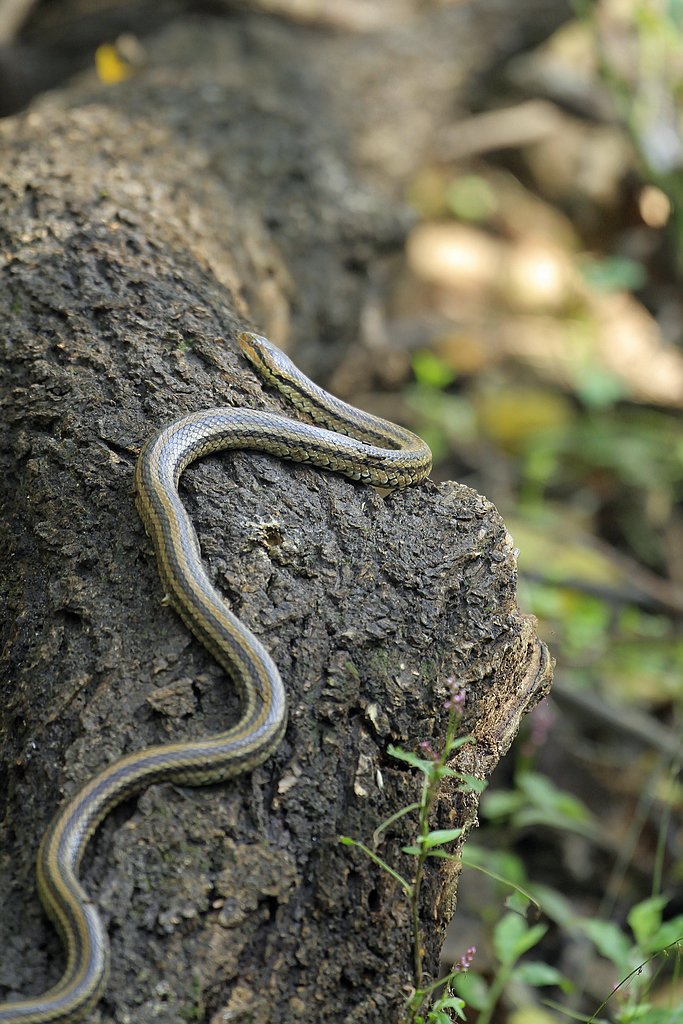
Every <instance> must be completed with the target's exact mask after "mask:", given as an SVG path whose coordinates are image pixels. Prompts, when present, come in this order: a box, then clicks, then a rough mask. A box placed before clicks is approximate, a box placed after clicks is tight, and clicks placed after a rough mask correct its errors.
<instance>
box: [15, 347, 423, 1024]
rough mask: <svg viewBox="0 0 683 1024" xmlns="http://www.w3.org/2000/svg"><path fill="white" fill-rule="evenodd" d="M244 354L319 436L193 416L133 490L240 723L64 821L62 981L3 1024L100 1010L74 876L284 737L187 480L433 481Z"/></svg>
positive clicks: (163, 754)
mask: <svg viewBox="0 0 683 1024" xmlns="http://www.w3.org/2000/svg"><path fill="white" fill-rule="evenodd" d="M238 341H239V345H240V348H241V350H242V352H243V353H244V355H245V356H246V357H247V358H248V359H249V361H250V362H251V363H252V364H253V365H254V366H255V368H256V369H257V370H258V372H259V373H260V374H261V376H262V377H264V378H265V380H266V381H268V382H269V383H271V384H273V385H274V386H275V387H277V388H278V389H279V390H280V391H281V392H282V393H283V394H284V395H285V396H286V397H287V398H288V399H289V401H290V402H291V403H292V404H293V405H295V406H296V407H297V408H299V409H301V410H302V411H303V412H305V413H306V414H307V415H308V416H309V417H310V418H312V419H313V420H315V422H316V423H317V424H320V426H314V425H311V424H308V423H302V422H299V421H296V420H290V419H287V418H286V417H283V416H277V415H274V414H272V413H269V412H263V411H255V410H251V409H233V408H220V409H209V410H206V411H204V412H197V413H193V414H190V415H189V416H184V417H183V418H182V419H180V420H178V421H177V422H175V423H172V424H171V425H170V426H169V427H166V428H165V429H163V430H161V431H160V432H159V433H157V434H156V435H155V436H154V437H152V438H151V439H150V440H149V441H148V442H147V443H146V444H145V446H144V447H143V449H142V452H141V453H140V457H139V459H138V462H137V467H136V470H135V487H136V492H137V505H138V509H139V512H140V515H141V517H142V520H143V522H144V524H145V528H146V530H147V533H148V534H149V535H150V537H151V539H152V542H153V544H154V548H155V552H156V558H157V563H158V567H159V574H160V576H161V581H162V584H163V586H164V588H165V591H166V595H167V598H168V601H169V602H170V603H171V605H172V606H173V607H174V608H175V609H176V611H177V612H178V613H179V614H180V616H181V617H182V619H183V621H184V622H185V623H186V625H187V626H188V627H189V628H190V629H191V630H192V632H193V633H194V634H195V636H196V637H197V638H198V639H199V640H200V641H201V643H202V644H204V646H205V647H206V648H207V649H208V650H209V651H210V652H211V653H212V654H213V656H214V657H215V658H216V660H217V661H218V662H219V663H220V664H221V665H222V666H223V668H225V670H226V671H227V672H228V673H229V675H230V676H231V677H232V679H234V681H235V682H236V684H237V686H238V688H239V692H240V697H241V701H242V716H241V718H240V720H239V722H238V723H237V724H236V725H234V726H232V727H231V728H229V729H227V730H226V731H225V732H221V733H218V734H216V735H214V736H209V737H207V738H206V739H200V740H193V741H191V742H185V743H172V744H169V745H166V746H154V747H148V748H147V749H145V750H141V751H139V752H138V753H134V754H129V755H128V756H127V757H123V758H121V759H120V760H119V761H116V762H115V763H114V764H112V765H111V766H110V767H108V768H105V769H104V771H102V772H100V774H99V775H97V776H96V777H95V778H94V779H92V780H91V781H90V782H88V783H87V784H86V785H85V786H83V787H82V789H81V790H79V792H78V793H77V794H76V795H75V796H74V797H73V798H72V799H71V800H70V801H69V803H67V805H66V806H65V807H64V808H63V809H62V810H61V811H60V812H59V813H58V814H57V816H56V817H55V819H54V821H53V822H52V824H51V825H50V827H49V828H48V830H47V832H46V834H45V836H44V838H43V840H42V843H41V845H40V850H39V853H38V860H37V868H36V870H37V881H38V891H39V894H40V898H41V900H42V903H43V906H44V907H45V910H46V911H47V913H48V914H49V915H50V917H51V918H52V919H53V921H54V922H55V924H56V926H57V928H58V930H59V932H60V935H61V938H62V941H63V943H64V946H65V949H66V969H65V971H64V974H63V975H62V978H61V979H60V981H59V982H58V983H57V984H56V985H55V986H54V988H52V989H50V990H49V991H48V992H46V993H45V994H44V995H41V996H38V997H34V998H29V999H24V1000H17V1001H13V1002H6V1003H0V1024H50V1022H62V1024H65V1022H68V1024H74V1022H76V1021H79V1020H82V1018H83V1017H84V1016H85V1015H86V1014H87V1013H88V1011H89V1010H90V1009H92V1007H93V1006H94V1005H95V1003H96V1002H97V1000H98V999H99V997H100V996H101V994H102V992H103V990H104V988H105V985H106V981H107V974H108V969H109V940H108V937H107V933H106V931H105V929H104V927H103V925H102V922H101V920H100V917H99V915H98V913H97V910H96V909H95V907H94V905H93V903H92V901H91V900H90V898H89V897H88V896H87V894H86V893H85V891H84V890H83V888H82V886H81V885H80V883H79V881H78V869H79V865H80V862H81V858H82V856H83V852H84V850H85V847H86V845H87V843H88V841H89V839H90V838H91V836H92V834H93V832H94V831H95V829H96V828H97V826H98V825H99V824H100V822H101V821H102V819H103V818H104V817H105V815H106V814H107V813H108V812H109V811H110V810H111V809H112V808H113V807H115V806H116V805H117V804H118V803H120V802H121V801H122V800H125V799H126V798H127V797H130V796H132V795H133V794H135V793H138V792H140V790H142V789H145V788H146V787H147V786H149V785H151V784H153V783H155V782H162V781H163V782H176V783H181V784H184V785H190V786H201V785H206V784H208V783H214V782H220V781H222V780H224V779H228V778H230V777H231V776H235V775H238V774H240V773H241V772H245V771H249V770H250V769H252V768H254V767H255V766H256V765H258V764H260V763H261V762H262V761H264V760H265V759H266V758H267V757H268V755H269V754H270V753H272V751H273V750H274V749H275V748H276V747H277V745H278V743H279V742H280V739H281V738H282V735H283V733H284V730H285V725H286V719H287V705H286V697H285V691H284V687H283V684H282V680H281V678H280V674H279V672H278V670H277V668H276V666H275V664H274V662H273V660H272V659H271V657H270V655H269V654H268V652H267V651H266V650H265V648H264V647H263V646H262V645H261V643H260V642H259V641H258V640H257V638H256V637H255V636H254V635H253V633H251V632H250V631H249V630H248V629H247V628H246V626H244V625H243V624H242V623H241V622H240V621H239V619H238V618H236V617H235V616H234V615H233V614H232V612H231V611H230V609H229V608H228V606H227V604H226V602H225V600H224V598H223V597H222V596H221V595H220V594H219V593H218V591H217V590H216V589H215V588H214V587H213V585H212V583H211V581H210V580H209V578H208V576H207V573H206V571H205V569H204V566H203V564H202V560H201V553H200V549H199V541H198V539H197V535H196V533H195V531H194V528H193V526H192V523H191V522H190V519H189V516H188V515H187V512H186V511H185V508H184V507H183V505H182V503H181V501H180V496H179V494H178V480H179V478H180V475H181V473H182V472H183V470H184V469H185V468H186V466H188V465H189V463H191V462H193V461H194V460H195V459H198V458H201V456H203V455H207V454H208V453H209V452H216V451H224V450H226V449H254V450H257V451H261V452H268V453H270V454H272V455H276V456H278V457H279V458H283V459H291V460H294V461H296V462H309V463H312V464H313V465H316V466H320V467H322V468H324V469H329V470H332V471H333V472H335V473H341V474H343V475H344V476H347V477H350V478H351V479H352V480H360V481H362V482H363V483H369V484H378V485H382V486H385V487H404V486H407V485H408V484H412V483H417V482H418V481H419V480H422V479H423V478H424V477H426V476H427V475H428V473H429V470H430V468H431V452H430V451H429V448H428V447H427V445H426V444H425V443H424V442H423V441H421V440H420V439H419V438H418V437H416V436H415V435H414V434H411V433H410V432H409V431H407V430H404V429H403V428H401V427H399V426H397V425H396V424H394V423H390V422H389V421H388V420H383V419H379V418H378V417H374V416H370V415H369V414H367V413H364V412H361V411H360V410H359V409H356V408H354V407H353V406H350V405H347V404H346V403H344V402H341V401H340V400H339V399H336V398H334V397H333V396H332V395H329V394H328V393H327V392H326V391H323V390H322V388H319V387H317V386H316V385H315V384H313V383H312V382H311V381H309V380H308V378H307V377H305V376H304V375H303V374H302V373H301V372H300V371H299V370H297V368H296V367H295V366H294V365H293V363H292V362H291V361H290V360H289V359H288V358H287V357H286V356H285V355H284V354H283V353H282V352H280V350H279V349H278V348H276V347H275V346H274V345H272V344H271V343H270V342H269V341H267V340H266V339H265V338H262V337H260V336H258V335H255V334H249V333H245V334H241V335H240V336H239V338H238ZM346 435H352V436H346Z"/></svg>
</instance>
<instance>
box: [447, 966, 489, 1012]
mask: <svg viewBox="0 0 683 1024" xmlns="http://www.w3.org/2000/svg"><path fill="white" fill-rule="evenodd" d="M450 986H451V988H452V989H453V991H454V992H456V993H457V994H458V995H459V996H461V998H462V999H464V1000H465V1003H466V1004H467V1005H468V1006H471V1007H472V1009H473V1010H483V1009H485V1007H486V1006H487V1005H488V999H489V986H488V985H487V984H486V982H485V981H484V979H483V978H482V977H481V975H480V974H477V973H476V971H463V972H462V973H461V974H456V975H455V977H454V978H453V979H452V981H451V983H450Z"/></svg>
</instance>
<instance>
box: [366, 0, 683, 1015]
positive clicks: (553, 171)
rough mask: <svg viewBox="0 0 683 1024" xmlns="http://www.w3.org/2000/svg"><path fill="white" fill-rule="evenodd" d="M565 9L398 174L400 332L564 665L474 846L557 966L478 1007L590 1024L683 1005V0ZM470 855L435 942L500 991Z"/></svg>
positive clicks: (419, 384)
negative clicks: (436, 154) (447, 928)
mask: <svg viewBox="0 0 683 1024" xmlns="http://www.w3.org/2000/svg"><path fill="white" fill-rule="evenodd" d="M574 11H575V16H574V18H573V19H572V20H570V21H569V22H568V23H567V24H566V25H565V26H563V27H562V28H561V29H560V30H559V31H558V32H556V33H555V35H554V36H553V37H552V38H550V39H549V40H547V41H546V42H545V43H544V44H543V45H542V46H541V47H539V49H537V50H536V51H534V52H532V53H526V54H524V55H522V56H516V57H515V58H514V59H513V60H511V61H510V62H509V63H508V65H507V66H504V67H502V68H501V69H500V71H499V75H498V76H497V77H496V80H495V81H492V82H491V83H489V87H488V94H487V96H486V98H485V99H484V101H483V102H482V103H481V104H480V107H479V108H478V109H476V110H474V109H473V110H472V112H471V115H470V116H469V117H468V118H467V119H466V120H464V121H461V122H459V123H457V124H453V125H451V126H447V127H446V128H445V129H444V137H443V158H442V159H441V160H439V161H438V162H434V163H431V164H429V165H427V166H424V167H423V168H422V169H421V170H420V172H419V173H418V174H417V175H416V176H415V178H414V180H413V181H412V182H411V183H410V186H409V189H408V191H407V201H408V203H409V204H410V206H411V207H412V209H413V211H414V213H415V218H416V220H415V224H414V226H413V228H412V230H411V232H410V235H409V238H408V241H407V246H406V253H405V262H404V264H403V266H402V267H401V268H400V270H398V271H397V274H396V278H395V281H394V286H393V289H392V295H391V297H390V300H389V303H388V308H387V313H386V315H387V324H386V330H387V332H388V333H392V332H395V334H396V336H397V337H399V338H402V339H404V340H405V344H406V348H407V350H408V351H410V352H411V353H412V355H411V371H412V379H411V380H410V381H409V382H407V383H406V385H405V388H404V390H403V392H402V395H401V404H402V414H403V418H408V419H409V420H411V421H412V424H413V425H414V426H415V428H416V429H418V430H419V431H421V432H422V433H423V434H424V435H425V436H426V437H427V438H428V439H429V441H430V443H431V445H432V447H433V449H434V453H435V460H436V469H435V474H436V476H437V478H441V479H446V478H449V477H457V478H458V479H461V480H463V481H464V482H467V483H468V484H471V485H472V486H474V487H476V488H477V489H478V490H480V491H481V492H482V493H484V494H486V495H487V496H488V497H490V498H491V499H492V500H493V501H494V502H495V503H496V505H497V506H498V508H499V509H500V511H501V513H502V514H503V516H504V518H505V521H506V523H507V525H508V528H509V530H510V533H511V534H512V536H513V538H514V541H515V544H516V546H517V547H518V549H519V570H520V599H521V602H522V605H523V607H524V608H525V609H526V610H528V611H529V612H530V613H532V614H534V615H535V616H537V618H538V621H539V630H540V633H541V635H542V636H543V638H544V639H545V640H546V642H547V643H548V645H549V647H550V649H551V651H552V653H553V655H554V657H555V658H556V661H557V668H556V684H555V689H554V692H553V695H552V696H551V697H550V699H549V700H548V701H546V702H544V704H543V705H542V706H540V707H539V708H538V709H537V710H536V711H535V712H534V713H533V714H532V715H531V716H529V720H528V722H527V723H526V725H525V727H524V730H523V734H522V735H521V736H520V738H519V740H518V742H517V745H516V750H515V753H514V754H513V756H512V758H510V759H508V761H507V763H506V764H504V765H502V766H501V768H499V770H498V774H497V777H496V779H495V780H494V785H493V787H492V788H491V790H490V791H489V793H488V794H487V795H486V796H485V797H484V800H483V803H482V820H483V827H482V829H481V830H480V833H479V834H478V835H477V836H476V837H475V838H474V842H475V843H476V847H473V846H471V847H470V853H469V855H468V856H469V857H470V859H471V860H473V861H476V862H477V863H479V864H481V865H482V866H485V867H488V869H490V870H495V871H496V873H497V874H500V875H503V876H505V877H506V878H508V879H513V880H514V881H515V882H517V883H520V884H522V883H523V885H524V886H525V888H526V889H527V890H528V891H529V892H530V893H532V894H534V896H535V897H536V898H537V899H538V901H539V903H540V906H541V914H542V915H543V916H545V917H546V919H547V920H548V922H549V925H550V927H549V928H548V930H547V931H546V933H545V934H544V936H543V938H542V939H541V940H540V947H539V948H540V949H541V951H542V957H543V959H544V961H545V963H546V964H548V963H552V964H553V965H554V967H555V968H556V969H558V970H559V972H560V974H561V977H562V978H563V979H564V982H563V984H560V982H559V981H558V979H557V977H555V978H554V981H553V980H548V979H549V977H550V976H546V978H545V981H537V982H534V981H529V979H528V978H526V979H525V977H524V976H523V974H522V973H520V974H519V976H514V975H512V974H510V975H509V976H508V977H506V986H505V989H504V991H503V993H502V994H499V995H497V1002H496V1006H495V1008H493V1009H491V1008H487V1005H486V999H485V998H484V996H482V990H481V989H476V985H475V986H474V988H475V995H474V1003H473V1005H475V1006H477V1008H478V1009H479V1011H480V1016H479V1018H477V1017H476V1015H475V1017H474V1018H473V1019H479V1020H482V1021H484V1020H489V1019H490V1017H491V1015H492V1014H493V1019H495V1020H499V1021H515V1022H521V1021H524V1022H527V1021H534V1022H543V1021H547V1020H548V1021H549V1020H557V1019H562V1018H563V1017H565V1016H567V1015H569V1014H577V1015H578V1017H579V1019H593V1018H592V1017H591V1013H593V1012H594V1011H596V1010H597V1008H598V1007H599V1006H600V1004H601V1003H602V1002H603V1001H604V1000H605V999H607V1003H606V1005H605V1006H604V1007H602V1009H600V1011H599V1012H598V1014H597V1017H596V1018H595V1019H600V1020H615V1021H626V1020H636V1019H637V1020H639V1021H641V1020H642V1021H650V1022H653V1024H654V1022H672V1024H673V1022H674V1021H681V1020H683V981H682V979H681V973H680V959H677V957H676V956H675V955H673V950H676V949H678V952H679V954H680V944H679V945H678V946H676V944H675V943H676V940H681V939H683V917H681V916H680V915H681V912H683V832H682V830H681V809H682V793H681V786H680V779H679V770H680V755H681V709H682V701H681V698H682V696H683V634H682V632H681V614H682V612H683V430H682V429H681V428H682V419H681V409H682V408H683V346H682V339H683V292H682V290H681V269H682V267H683V105H682V104H683V2H681V0H601V2H597V3H592V2H579V0H577V2H576V3H575V5H574ZM377 401H379V399H377ZM380 404H381V403H380ZM394 414H395V415H396V412H395V411H394ZM465 870H466V872H467V876H466V883H464V884H462V886H461V898H460V906H459V912H458V915H457V917H456V923H455V928H454V934H453V936H452V938H451V940H450V941H449V943H448V944H447V948H446V951H445V962H446V963H448V962H453V961H454V960H456V959H457V957H458V955H460V954H461V953H462V949H463V948H464V947H465V946H469V945H472V944H473V943H475V944H476V945H477V947H478V951H479V953H478V957H477V958H475V963H474V965H473V972H472V973H473V974H474V975H475V976H476V978H477V979H478V981H479V982H481V983H482V984H484V987H485V991H490V986H491V984H493V985H494V986H495V978H496V977H497V976H498V975H499V973H500V971H501V970H502V969H503V967H504V966H505V965H502V963H501V959H500V954H499V953H497V952H496V928H498V927H499V924H497V922H498V921H499V918H500V912H499V911H498V912H497V911H496V908H500V905H501V901H505V900H506V899H508V897H509V891H508V892H507V893H506V887H505V885H503V884H502V883H500V882H496V881H492V880H491V879H490V878H489V879H487V878H486V877H483V876H479V877H477V876H476V873H475V872H474V871H473V870H471V869H467V868H466V869H465ZM653 898H656V899H657V900H658V901H659V902H658V903H657V908H658V909H657V914H659V918H658V920H657V923H656V925H655V924H652V929H651V932H650V933H648V934H649V936H650V937H652V935H654V934H656V935H657V936H658V940H657V941H654V942H651V943H650V945H649V946H648V944H647V942H645V943H644V944H641V945H640V946H639V944H638V943H639V941H640V939H639V935H638V921H640V918H639V917H638V913H636V912H634V907H641V905H642V906H645V907H647V908H649V910H651V909H652V907H651V904H650V903H647V902H645V903H643V902H642V901H647V900H651V899H653ZM482 907H483V908H484V911H483V914H482ZM634 920H635V921H636V926H635V927H634ZM648 920H650V918H648ZM586 922H594V923H593V924H592V925H590V926H588V925H587V924H586ZM667 922H669V923H670V924H671V928H672V929H673V931H672V930H671V928H669V929H666V928H665V925H666V923H667ZM650 923H652V922H651V921H650ZM610 929H611V930H610ZM615 935H617V936H619V937H620V938H618V939H617V938H615ZM659 940H661V941H659ZM648 941H649V940H648ZM658 941H659V944H658ZM670 942H674V946H673V947H671V948H670V949H669V950H668V951H667V954H666V955H662V956H661V957H659V959H658V957H657V956H656V955H654V956H653V954H655V953H656V951H657V950H659V949H661V948H663V947H664V946H666V945H667V944H668V943H670ZM535 952H536V953H538V951H535ZM639 956H641V958H642V960H643V961H644V966H642V967H640V968H639V970H637V972H636V974H635V975H634V976H633V977H632V978H631V979H629V980H628V981H625V982H624V985H623V986H622V987H621V988H620V989H619V990H618V991H617V993H616V994H615V995H614V997H613V998H608V997H609V996H610V993H611V992H612V990H613V989H614V988H615V986H617V985H618V983H619V982H620V981H622V980H624V979H625V978H626V976H627V975H628V974H629V972H630V971H631V970H632V969H633V968H634V966H635V967H637V964H636V963H635V961H637V960H638V957H639ZM651 957H653V958H652V959H651ZM506 970H507V968H506ZM508 973H509V972H508ZM487 978H488V979H489V988H488V989H486V983H485V979H487ZM491 979H494V980H493V982H492V981H491ZM472 985H473V980H472V978H470V981H469V982H468V983H465V984H464V986H463V989H462V991H463V994H465V992H467V993H469V994H470V995H471V994H472V991H473V988H472ZM543 985H545V986H549V987H546V988H544V989H541V988H540V987H539V986H543ZM553 985H554V987H553ZM539 992H542V994H541V995H539ZM484 994H485V992H484ZM477 1000H479V1001H478V1002H477ZM551 1007H552V1008H551ZM560 1007H561V1009H560ZM468 1019H470V1018H469V1017H468Z"/></svg>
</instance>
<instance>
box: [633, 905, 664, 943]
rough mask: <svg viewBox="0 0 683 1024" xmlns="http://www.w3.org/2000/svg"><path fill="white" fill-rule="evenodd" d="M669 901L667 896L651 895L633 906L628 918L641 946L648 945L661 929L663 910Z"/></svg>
mask: <svg viewBox="0 0 683 1024" xmlns="http://www.w3.org/2000/svg"><path fill="white" fill-rule="evenodd" d="M667 903H668V900H667V897H666V896H650V897H649V898H648V899H646V900H642V901H641V902H640V903H636V905H635V906H633V907H631V909H630V911H629V913H628V916H627V918H626V920H627V921H628V923H629V926H630V928H631V931H632V932H633V934H634V935H635V939H636V942H637V943H638V945H639V946H646V945H647V943H648V940H649V939H651V938H652V937H653V936H654V935H655V934H656V933H657V931H658V930H659V928H660V926H661V923H662V910H663V909H664V907H665V906H666V904H667Z"/></svg>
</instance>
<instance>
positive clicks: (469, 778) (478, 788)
mask: <svg viewBox="0 0 683 1024" xmlns="http://www.w3.org/2000/svg"><path fill="white" fill-rule="evenodd" d="M457 774H458V775H459V776H460V779H461V781H462V783H463V785H462V787H461V792H468V793H483V792H484V790H485V789H486V787H487V785H488V783H487V782H486V780H485V779H478V778H477V777H476V776H475V775H468V774H467V773H466V772H458V773H457Z"/></svg>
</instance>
